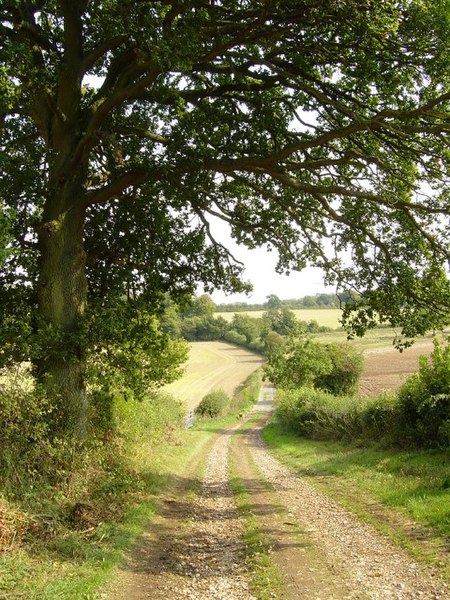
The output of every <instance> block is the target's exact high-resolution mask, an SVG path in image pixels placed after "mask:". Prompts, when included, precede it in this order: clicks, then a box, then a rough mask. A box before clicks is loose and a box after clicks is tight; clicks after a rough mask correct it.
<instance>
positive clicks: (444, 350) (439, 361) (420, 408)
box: [398, 341, 450, 447]
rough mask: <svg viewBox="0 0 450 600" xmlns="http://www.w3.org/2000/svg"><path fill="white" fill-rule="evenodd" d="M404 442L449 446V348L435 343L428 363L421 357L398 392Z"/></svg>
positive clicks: (449, 346)
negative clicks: (416, 366)
mask: <svg viewBox="0 0 450 600" xmlns="http://www.w3.org/2000/svg"><path fill="white" fill-rule="evenodd" d="M398 398H399V405H400V419H401V423H402V425H403V427H404V435H405V439H406V440H407V441H408V442H409V443H410V444H414V445H417V444H418V445H421V446H429V447H431V446H444V447H446V446H448V445H449V444H450V345H446V346H445V347H442V346H441V345H440V344H439V342H438V341H435V346H434V351H433V353H432V354H431V357H430V359H428V358H427V357H426V356H421V358H420V360H419V370H418V372H417V373H414V375H412V376H411V377H409V379H407V380H406V382H405V383H404V384H403V386H402V387H401V388H400V390H399V392H398Z"/></svg>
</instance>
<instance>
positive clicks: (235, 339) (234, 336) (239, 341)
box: [223, 329, 247, 346]
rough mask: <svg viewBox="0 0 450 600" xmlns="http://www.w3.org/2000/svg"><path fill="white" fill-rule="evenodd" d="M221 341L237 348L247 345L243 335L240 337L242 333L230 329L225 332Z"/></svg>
mask: <svg viewBox="0 0 450 600" xmlns="http://www.w3.org/2000/svg"><path fill="white" fill-rule="evenodd" d="M223 339H224V340H225V341H226V342H229V343H230V344H236V345H237V346H246V345H247V339H246V337H245V335H242V333H239V332H238V331H236V330H235V329H230V331H227V332H226V334H225V335H224V336H223Z"/></svg>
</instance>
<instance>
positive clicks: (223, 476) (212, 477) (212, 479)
mask: <svg viewBox="0 0 450 600" xmlns="http://www.w3.org/2000/svg"><path fill="white" fill-rule="evenodd" d="M239 425H240V424H238V425H236V426H235V427H233V428H231V429H230V430H228V431H226V432H224V433H222V434H221V435H220V436H218V437H217V440H216V442H215V443H214V444H213V446H212V448H211V450H210V452H209V455H208V459H207V464H206V468H205V471H204V474H203V476H202V478H201V483H200V485H199V489H198V490H196V493H194V494H192V493H191V494H188V495H187V496H186V494H185V495H184V497H175V498H171V499H168V500H166V506H165V509H164V510H163V511H162V513H161V514H160V515H158V517H157V518H156V519H154V520H153V521H152V523H151V525H150V527H149V529H148V531H147V532H146V533H145V535H144V536H143V539H142V540H141V542H140V544H139V547H138V549H137V550H136V551H135V552H134V553H133V555H132V556H131V557H130V558H129V559H128V561H127V562H126V563H125V564H124V565H123V566H122V568H121V569H120V572H119V574H118V578H117V581H116V582H114V589H113V590H110V591H107V592H105V594H104V595H103V596H102V597H103V598H107V599H108V600H125V599H126V600H143V599H148V598H152V599H155V600H156V599H163V600H179V599H182V598H183V599H184V598H189V599H191V600H256V598H255V597H254V596H252V594H251V592H250V587H249V581H250V575H249V573H248V572H247V570H246V567H245V561H244V552H245V545H244V542H243V539H242V529H243V526H242V523H241V520H240V518H239V516H238V513H237V509H236V505H235V502H234V498H233V494H232V491H231V489H230V486H229V483H228V481H229V473H228V455H229V444H230V436H231V434H232V433H233V431H234V430H236V429H237V428H238V427H239Z"/></svg>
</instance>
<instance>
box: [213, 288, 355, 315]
mask: <svg viewBox="0 0 450 600" xmlns="http://www.w3.org/2000/svg"><path fill="white" fill-rule="evenodd" d="M356 299H357V298H356V297H355V296H354V295H350V294H349V293H347V292H340V293H337V294H314V295H311V296H303V297H302V298H290V299H288V300H281V299H280V298H278V296H276V295H275V294H271V295H269V296H267V301H266V302H263V303H262V304H258V303H247V302H230V303H222V304H217V312H236V313H237V312H251V311H256V310H267V309H270V308H275V307H281V306H285V307H287V308H290V309H298V308H341V307H343V306H344V305H347V304H353V303H354V302H355V301H356Z"/></svg>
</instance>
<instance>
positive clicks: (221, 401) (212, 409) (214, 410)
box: [194, 390, 230, 419]
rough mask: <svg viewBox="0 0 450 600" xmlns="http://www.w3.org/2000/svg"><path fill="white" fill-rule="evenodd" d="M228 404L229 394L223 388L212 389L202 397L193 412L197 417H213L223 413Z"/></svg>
mask: <svg viewBox="0 0 450 600" xmlns="http://www.w3.org/2000/svg"><path fill="white" fill-rule="evenodd" d="M229 406H230V398H229V396H228V395H227V394H226V393H225V392H224V391H223V390H213V391H212V392H209V393H208V394H206V396H204V397H203V398H202V400H201V402H200V404H199V405H198V406H197V408H196V409H195V411H194V412H195V414H196V415H197V416H199V417H207V418H210V419H213V418H215V417H220V416H222V415H224V414H225V413H226V412H227V409H228V408H229Z"/></svg>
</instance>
